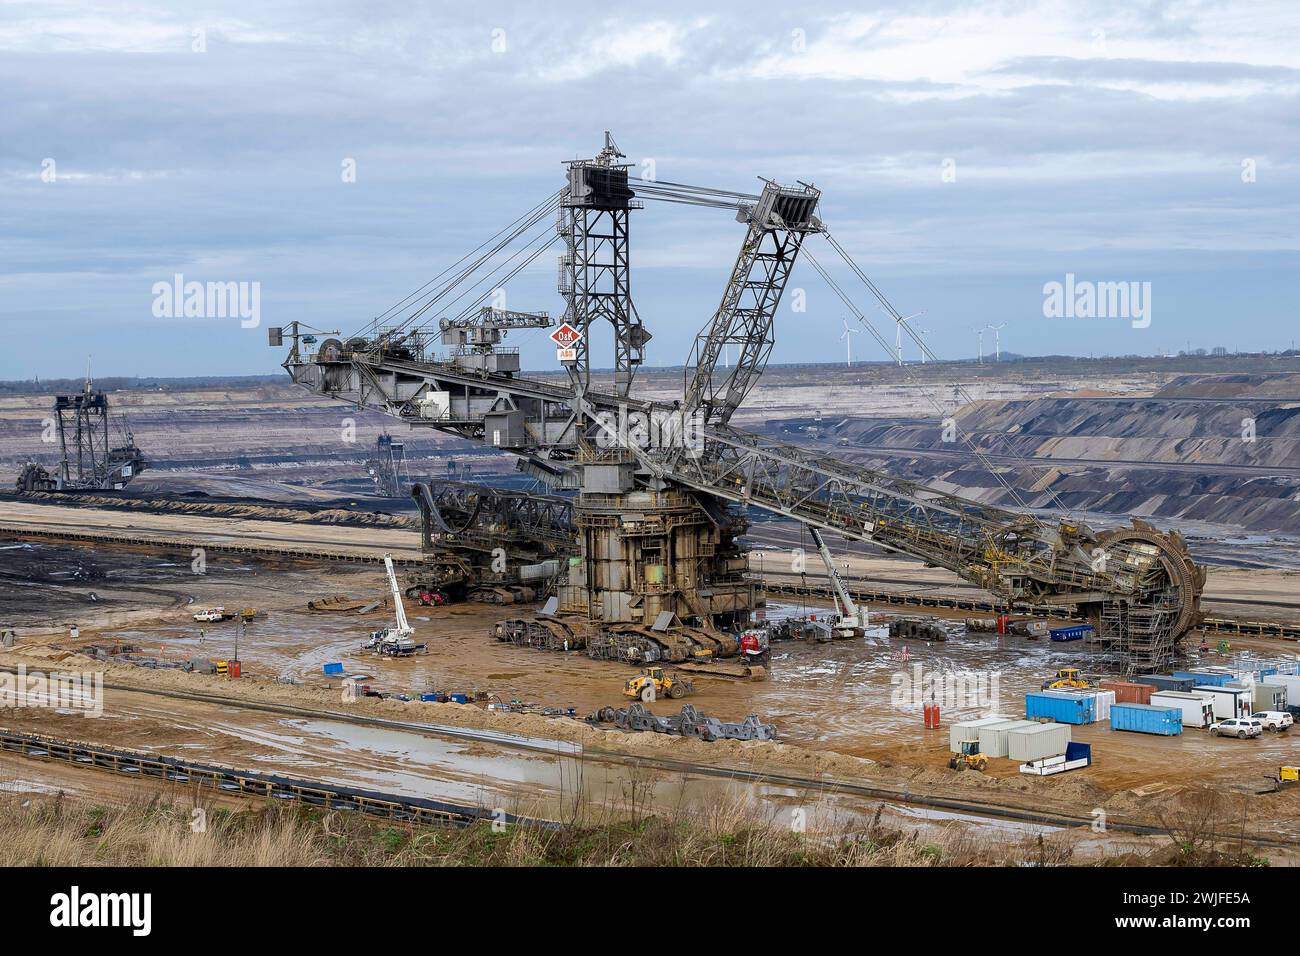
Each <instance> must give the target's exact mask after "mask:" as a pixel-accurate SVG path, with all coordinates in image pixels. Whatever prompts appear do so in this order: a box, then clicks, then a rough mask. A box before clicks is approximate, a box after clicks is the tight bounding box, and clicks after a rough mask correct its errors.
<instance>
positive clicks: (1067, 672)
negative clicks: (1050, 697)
mask: <svg viewBox="0 0 1300 956" xmlns="http://www.w3.org/2000/svg"><path fill="white" fill-rule="evenodd" d="M1089 686H1091V685H1089V683H1088V682H1087V680H1085V679H1084V678H1082V677H1080V676H1079V668H1077V667H1062V668H1061V669H1060V670H1059V671H1057V672H1056V676H1055V677H1052V678H1049V679H1048V680H1045V681H1043V690H1060V689H1061V688H1062V687H1083V688H1086V687H1089Z"/></svg>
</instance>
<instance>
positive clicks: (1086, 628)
mask: <svg viewBox="0 0 1300 956" xmlns="http://www.w3.org/2000/svg"><path fill="white" fill-rule="evenodd" d="M1050 633H1051V635H1052V640H1054V641H1081V640H1083V639H1084V638H1085V637H1087V636H1088V635H1090V634H1091V633H1092V625H1091V624H1075V625H1072V626H1070V627H1054V628H1052V630H1051V632H1050Z"/></svg>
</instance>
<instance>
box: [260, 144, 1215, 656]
mask: <svg viewBox="0 0 1300 956" xmlns="http://www.w3.org/2000/svg"><path fill="white" fill-rule="evenodd" d="M622 159H623V154H622V153H621V152H620V151H619V149H618V147H617V145H616V144H615V143H614V141H613V139H612V138H611V137H610V136H609V135H608V134H606V139H605V146H604V148H603V149H602V150H601V151H600V152H599V153H598V154H597V155H596V156H595V157H594V158H592V159H589V160H574V161H570V162H568V163H566V164H565V166H566V171H567V176H566V182H565V185H564V186H563V187H562V188H561V189H559V190H558V191H557V192H555V193H554V194H552V195H551V196H550V197H548V198H547V199H546V200H544V201H543V202H542V203H539V204H538V205H537V206H536V207H534V208H533V209H532V210H530V211H529V212H527V213H525V214H524V215H523V216H521V217H520V218H519V219H518V220H516V221H515V222H514V223H512V224H510V225H509V226H507V227H506V228H505V229H503V230H501V231H500V232H498V233H497V234H496V235H495V236H493V237H492V238H491V239H489V240H487V241H486V242H484V243H483V244H481V245H480V246H479V247H478V248H477V249H476V250H474V251H473V252H472V253H470V254H469V255H467V256H466V257H464V258H462V259H461V260H460V261H459V262H458V263H457V264H456V265H455V266H453V267H452V268H451V269H449V270H447V271H446V272H444V273H443V274H442V275H441V276H439V277H438V279H437V280H436V281H435V282H431V283H430V284H429V285H427V286H426V287H424V288H423V289H421V290H417V292H416V293H413V294H412V295H411V296H408V297H407V298H406V299H404V300H402V302H399V303H398V304H397V305H396V306H394V308H393V309H390V310H388V311H387V312H385V313H384V314H382V315H381V316H379V317H377V318H376V319H375V320H374V321H372V322H371V323H370V325H369V326H367V327H366V328H365V329H363V330H362V331H360V332H358V333H357V334H356V335H353V336H351V337H349V338H347V339H346V340H344V339H339V338H329V339H326V340H325V341H324V342H322V343H320V344H319V347H318V348H316V350H315V351H308V350H305V349H304V346H305V345H309V344H315V343H316V338H315V336H314V335H311V334H310V333H312V332H315V331H318V330H314V329H310V328H308V327H307V326H305V325H304V324H302V323H294V324H293V325H292V326H289V327H288V328H285V329H271V330H270V335H271V344H272V345H273V346H275V345H281V344H283V340H284V338H289V339H290V350H289V354H288V357H287V359H286V360H285V362H284V368H285V369H286V371H288V373H289V374H290V376H291V377H292V379H293V381H294V382H296V383H297V384H299V385H301V386H303V387H305V388H307V389H309V390H311V391H312V392H314V393H316V394H318V395H322V396H327V397H330V398H334V399H337V400H340V401H344V402H348V403H351V404H353V405H355V406H357V407H361V408H367V409H372V410H377V411H380V412H382V413H384V414H386V415H389V416H392V417H394V418H397V419H399V420H402V421H405V422H407V423H408V424H410V425H412V426H414V427H430V428H435V429H438V430H440V431H442V432H445V433H447V434H450V435H454V436H456V437H459V438H467V439H470V440H474V441H478V442H482V443H484V444H486V445H490V446H493V447H496V448H498V449H501V450H502V451H506V452H510V453H512V454H514V455H516V456H518V457H519V459H520V461H519V467H520V469H521V470H522V471H524V472H525V473H527V474H529V475H531V476H532V477H534V478H537V479H539V480H541V481H543V482H545V483H546V484H547V485H548V486H550V487H552V488H554V489H569V490H573V491H577V492H578V494H577V496H576V500H574V501H573V505H572V507H573V529H574V530H573V538H574V539H576V540H575V541H574V544H575V546H576V548H575V551H574V557H573V558H572V560H570V561H569V562H568V566H567V568H566V569H565V571H564V574H563V577H562V579H561V583H560V584H559V586H558V588H557V594H556V598H557V601H556V602H555V603H556V606H555V607H554V608H551V609H549V610H548V611H547V612H546V613H543V614H542V615H540V616H539V617H537V618H536V619H535V620H534V621H532V622H531V623H528V622H522V621H521V622H514V624H515V625H518V626H519V627H522V628H525V629H526V628H527V627H534V628H535V629H536V632H537V633H539V634H540V633H542V632H545V634H546V635H548V636H547V637H545V638H544V640H543V641H542V643H543V644H545V645H546V646H555V647H563V648H564V649H571V648H572V647H575V646H590V647H592V648H596V647H600V648H607V649H612V655H613V656H617V657H619V658H620V659H625V660H628V661H631V662H634V663H637V664H639V665H643V664H645V663H648V662H649V661H651V660H669V661H682V660H687V661H689V660H692V659H696V660H698V659H700V658H711V657H718V656H725V655H727V654H728V653H730V654H734V653H735V638H734V634H735V633H737V632H738V631H739V630H743V627H744V624H745V623H746V622H747V621H748V620H749V619H750V618H751V616H752V614H753V611H754V610H755V609H756V608H757V607H759V606H761V604H762V603H763V594H762V589H761V584H759V583H757V582H754V581H753V580H752V579H750V578H749V577H748V575H747V574H746V570H745V566H744V559H743V554H742V553H741V552H740V550H739V549H738V548H737V547H736V546H735V544H734V539H735V536H736V534H738V533H739V531H741V530H743V528H744V525H745V521H744V510H745V509H746V508H749V507H757V508H762V509H765V510H767V511H769V512H774V513H777V514H781V515H786V516H788V517H791V518H794V519H796V520H798V521H801V522H803V523H805V524H807V525H809V526H812V527H815V528H819V529H824V530H833V531H835V532H837V533H838V534H840V535H841V536H843V537H845V538H849V539H853V540H860V541H866V542H870V543H872V544H875V545H877V546H879V547H881V548H884V549H887V550H890V551H895V552H898V553H900V554H904V555H908V556H911V557H913V558H916V559H917V560H919V561H922V562H924V563H926V564H928V565H931V566H935V567H942V568H947V569H948V570H950V571H952V572H953V573H955V574H957V575H959V576H960V577H962V578H964V579H965V580H967V581H969V582H971V583H973V584H976V585H978V586H979V587H982V588H984V589H986V590H988V591H989V592H991V593H993V594H994V595H996V596H997V597H999V598H1001V599H1003V600H1006V601H1007V602H1008V604H1010V603H1011V602H1024V603H1032V604H1037V605H1047V606H1059V607H1062V608H1064V607H1077V608H1081V609H1082V610H1083V611H1084V612H1085V613H1086V614H1087V615H1088V616H1089V617H1090V618H1091V620H1092V621H1093V623H1094V624H1095V625H1096V627H1097V631H1098V636H1099V640H1100V641H1102V642H1103V644H1105V645H1106V646H1107V647H1108V648H1109V650H1110V651H1112V652H1113V653H1114V655H1115V657H1116V659H1117V661H1118V662H1119V664H1120V668H1121V669H1122V670H1125V671H1129V672H1144V671H1150V670H1156V669H1159V668H1162V667H1165V666H1167V664H1168V662H1169V659H1170V657H1171V656H1172V655H1173V653H1174V652H1175V649H1176V645H1177V642H1178V641H1179V639H1180V638H1181V637H1182V635H1183V634H1184V633H1186V632H1187V631H1188V630H1189V629H1191V628H1192V627H1194V626H1195V625H1196V623H1197V622H1198V620H1199V600H1200V595H1201V591H1202V588H1203V586H1204V580H1205V572H1204V569H1203V568H1201V567H1199V566H1198V565H1197V564H1196V563H1195V562H1194V560H1193V558H1192V556H1191V554H1190V553H1189V551H1188V549H1187V546H1186V544H1185V543H1184V541H1183V540H1182V538H1181V537H1180V536H1179V535H1178V534H1176V533H1172V532H1171V533H1163V532H1160V531H1158V530H1156V529H1155V528H1154V527H1152V526H1150V525H1148V524H1145V523H1143V522H1140V521H1137V520H1135V521H1134V522H1133V525H1132V527H1131V528H1119V529H1105V530H1094V529H1092V528H1090V527H1088V526H1087V525H1085V524H1083V523H1082V522H1079V521H1076V520H1074V519H1073V518H1071V517H1068V516H1057V517H1046V516H1043V515H1041V514H1031V513H1022V512H1017V511H1012V510H1006V509H1002V508H995V507H991V506H988V505H985V504H982V503H979V502H975V501H970V500H967V499H963V498H961V497H959V496H956V495H953V494H950V493H948V492H946V491H944V490H941V489H937V488H932V487H928V486H926V485H923V484H919V483H915V482H910V481H904V480H901V479H898V478H895V477H891V476H889V475H887V474H885V473H882V472H879V471H874V470H871V469H868V468H864V467H861V466H859V465H856V464H853V463H850V462H846V461H844V460H842V459H840V458H836V457H832V456H828V455H824V454H819V453H817V452H815V451H812V450H810V449H808V448H804V447H801V446H798V445H793V444H787V443H782V442H779V441H775V440H772V439H769V438H767V437H765V436H760V435H756V434H752V433H749V432H746V431H743V430H741V429H738V428H736V427H734V426H732V425H731V424H730V420H731V418H732V416H733V414H734V413H735V411H736V409H737V408H738V407H740V405H741V403H742V402H743V401H744V399H745V397H746V395H747V394H748V393H749V391H750V390H751V389H752V388H753V386H754V384H755V382H756V381H757V380H758V378H759V376H760V375H761V374H762V371H763V369H764V367H765V366H766V363H767V359H768V357H769V355H770V353H771V350H772V346H773V343H774V334H775V317H776V312H777V307H778V305H779V303H780V302H781V298H782V294H783V292H784V289H785V286H786V282H787V280H788V278H789V276H790V271H791V269H792V268H793V266H794V264H795V262H796V260H797V259H798V257H799V255H800V251H801V249H802V247H803V245H804V243H805V241H806V240H808V239H810V238H812V237H822V238H824V239H825V240H826V241H827V242H828V243H829V244H830V246H831V248H832V249H834V250H835V251H836V252H837V253H838V254H839V255H840V256H841V258H842V259H843V260H844V262H845V264H846V265H847V266H848V268H849V269H850V270H851V271H852V272H853V273H855V274H856V275H858V276H859V277H860V278H861V279H862V280H863V282H864V283H865V284H866V285H867V287H868V288H869V289H870V290H871V291H872V293H873V294H875V295H876V296H877V298H879V299H880V300H881V302H882V303H884V301H885V300H884V299H883V296H881V294H880V293H879V290H877V289H876V288H875V286H874V285H873V284H871V282H870V280H869V279H867V278H866V276H865V274H864V273H863V272H862V270H861V269H860V268H859V267H858V266H857V265H856V264H855V263H853V262H852V260H851V259H850V258H849V257H848V255H847V253H846V252H845V251H844V250H843V247H842V246H841V245H840V244H839V243H838V242H837V241H835V239H834V238H832V237H831V236H830V233H829V230H828V229H827V227H826V225H825V224H824V223H823V222H822V221H821V220H820V219H819V218H818V215H817V212H818V206H819V201H820V196H821V193H820V191H819V190H817V189H816V188H814V187H813V186H811V185H808V184H806V183H797V184H795V185H781V184H778V183H775V182H771V181H766V180H764V181H762V187H761V190H760V191H759V192H758V193H757V194H754V193H744V192H731V191H725V190H718V189H710V188H705V187H699V186H690V185H686V184H681V183H671V182H665V181H657V182H650V181H646V180H633V179H632V178H631V177H630V176H629V167H630V165H631V164H629V163H624V162H621V160H622ZM633 187H635V188H633ZM643 200H652V201H664V202H669V203H674V204H679V205H680V204H685V205H692V206H705V207H713V208H723V209H726V210H728V211H731V212H733V213H734V214H735V216H736V219H737V221H738V222H740V223H741V224H742V225H743V226H744V228H745V236H744V240H743V242H742V245H741V250H740V253H739V255H738V256H737V258H736V262H735V265H734V267H733V269H732V271H731V275H730V278H729V280H728V282H727V284H726V286H725V288H724V291H723V295H722V299H721V301H720V304H719V306H718V308H717V310H716V311H715V313H714V315H713V317H712V318H711V319H710V320H709V321H708V322H707V323H706V324H705V326H704V327H703V329H701V331H700V333H699V335H698V336H697V338H696V341H695V344H694V346H693V348H692V351H691V355H690V360H689V362H688V363H687V364H686V370H685V381H684V389H683V395H682V398H681V399H679V400H677V401H674V402H663V401H653V400H650V399H648V398H645V397H639V396H637V395H636V394H635V390H634V384H635V374H636V371H637V368H638V366H639V365H640V363H641V362H642V360H643V358H644V352H645V347H646V344H647V343H648V342H649V340H650V334H649V332H648V330H647V329H646V328H645V326H644V325H643V324H642V322H641V319H640V316H639V314H638V312H637V310H636V307H635V305H634V304H633V302H632V295H631V270H630V245H629V231H628V226H629V213H630V212H631V211H632V210H635V209H639V208H641V206H642V201H643ZM557 244H558V245H559V246H560V250H561V252H560V260H559V281H558V285H557V288H558V291H559V292H560V294H561V295H562V296H563V297H564V299H565V310H564V314H563V326H562V328H561V329H560V331H561V332H565V330H566V328H567V330H568V332H566V335H567V334H568V333H575V334H576V336H577V338H576V341H573V340H572V336H571V335H570V336H569V339H570V342H569V345H567V346H565V345H564V343H563V342H561V346H562V348H561V349H560V350H559V351H558V352H557V360H558V361H559V363H560V365H561V366H562V367H563V368H564V369H565V370H566V371H567V372H568V376H567V380H564V379H559V380H557V379H556V378H555V377H550V378H546V379H540V378H537V379H530V378H527V377H524V376H523V375H522V373H521V371H520V367H519V362H518V353H517V351H516V350H503V349H500V348H496V347H495V345H494V344H493V343H494V342H495V341H497V340H495V339H494V340H493V342H490V343H489V345H488V346H482V345H481V342H483V341H485V340H486V339H485V338H484V336H479V337H478V338H477V339H475V341H477V342H480V347H478V348H476V349H467V348H453V349H452V351H451V352H450V353H449V354H445V355H439V354H436V353H435V352H434V346H435V345H436V344H437V341H438V339H439V337H440V336H442V335H443V332H444V330H446V329H449V328H450V329H453V330H464V329H472V328H480V327H482V328H488V329H494V328H495V329H500V330H501V334H502V336H504V334H505V332H506V331H508V330H511V329H514V330H521V329H522V330H525V331H523V332H522V333H521V334H527V331H526V330H529V329H532V330H536V329H540V328H542V327H545V326H548V325H549V324H550V320H549V318H548V317H547V315H546V313H508V314H507V313H501V312H499V311H497V310H493V309H491V308H481V306H482V303H483V302H485V301H487V299H488V298H489V297H490V296H491V295H492V294H493V293H494V291H495V290H497V289H500V288H503V287H504V286H505V284H506V283H507V282H508V281H509V280H510V279H511V278H512V277H513V276H515V275H517V274H518V273H519V272H520V271H521V270H522V269H524V268H526V267H527V266H528V265H529V264H531V263H532V262H534V261H536V260H537V259H538V258H539V257H540V256H541V255H542V254H544V253H545V252H546V251H547V250H548V249H552V248H553V247H555V246H556V245H557ZM512 249H513V250H514V251H511V250H512ZM808 258H809V259H810V260H811V261H812V262H813V265H814V267H815V268H816V269H817V270H818V272H821V273H822V274H823V276H824V277H827V279H828V281H831V280H830V279H829V277H828V276H827V275H826V273H825V271H824V270H823V269H822V268H821V266H820V265H819V264H818V263H817V261H816V260H815V259H812V256H811V254H809V255H808ZM476 309H478V310H479V311H478V312H477V313H476V312H475V310H476ZM889 310H890V311H892V306H890V307H889ZM855 311H856V310H855ZM858 314H859V315H860V313H858ZM598 322H609V323H610V325H611V326H612V327H613V339H614V345H615V348H614V363H613V373H612V376H610V381H609V384H608V385H606V386H605V387H603V388H602V387H598V385H599V383H598V382H597V381H595V380H594V379H593V376H592V374H591V367H590V362H589V357H590V351H589V343H590V334H589V333H590V332H591V331H592V329H593V327H594V325H595V324H596V323H598ZM864 322H865V320H864ZM488 338H491V337H490V336H489V337H488ZM443 341H444V344H445V343H446V342H447V340H446V339H445V337H444V339H443ZM557 341H558V339H557ZM453 344H455V343H453ZM507 623H509V622H507ZM498 636H499V637H500V636H501V635H500V634H498ZM594 653H596V652H595V651H594V650H593V654H594ZM601 653H604V652H603V651H602V652H601Z"/></svg>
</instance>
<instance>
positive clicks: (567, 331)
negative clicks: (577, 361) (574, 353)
mask: <svg viewBox="0 0 1300 956" xmlns="http://www.w3.org/2000/svg"><path fill="white" fill-rule="evenodd" d="M580 338H582V333H581V332H579V331H578V330H577V329H575V328H574V327H573V326H571V325H570V324H569V323H568V322H565V323H564V324H563V325H561V326H560V327H559V328H558V329H556V330H555V331H554V332H552V333H551V339H552V340H553V341H554V342H555V344H556V345H558V346H559V347H560V348H562V349H571V348H573V343H574V342H576V341H578V339H580Z"/></svg>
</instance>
